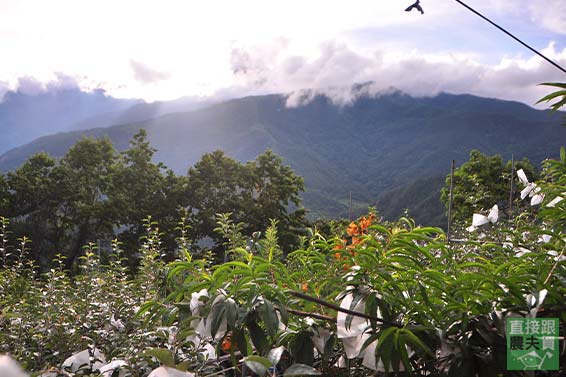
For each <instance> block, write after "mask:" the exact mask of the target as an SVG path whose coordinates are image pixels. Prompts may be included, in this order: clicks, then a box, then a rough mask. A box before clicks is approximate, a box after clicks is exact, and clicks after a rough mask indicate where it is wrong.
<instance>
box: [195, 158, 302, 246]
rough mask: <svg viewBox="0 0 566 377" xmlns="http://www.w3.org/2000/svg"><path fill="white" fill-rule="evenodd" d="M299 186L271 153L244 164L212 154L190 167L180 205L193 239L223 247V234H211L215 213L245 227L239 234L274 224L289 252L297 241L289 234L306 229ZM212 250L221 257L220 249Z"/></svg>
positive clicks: (279, 159)
mask: <svg viewBox="0 0 566 377" xmlns="http://www.w3.org/2000/svg"><path fill="white" fill-rule="evenodd" d="M303 188H304V184H303V180H302V178H301V177H299V176H297V175H295V173H294V172H293V171H292V170H291V168H289V167H287V166H284V165H283V162H282V160H281V158H280V157H278V156H276V155H275V154H274V153H273V152H272V151H269V150H268V151H266V152H265V153H263V154H261V155H259V156H258V157H257V158H256V160H255V161H250V162H248V163H247V164H241V163H239V162H237V161H235V160H233V159H231V158H229V157H226V156H225V155H224V153H223V152H222V151H215V152H212V153H208V154H205V155H203V157H202V159H201V160H200V161H199V162H197V163H196V164H195V165H194V166H193V167H192V168H190V169H189V171H188V174H187V183H186V188H185V195H184V204H186V205H187V209H188V210H189V212H190V214H191V219H192V221H191V225H192V228H193V229H192V231H193V234H194V236H195V238H197V239H203V238H207V237H209V238H211V239H212V240H213V241H214V242H215V244H216V246H219V245H221V241H222V240H221V236H220V235H218V234H216V233H215V232H214V229H215V228H216V226H217V224H216V214H219V213H231V219H232V221H234V223H240V222H241V223H244V224H245V225H244V229H243V231H244V233H245V234H248V235H250V234H252V233H253V232H255V231H264V230H265V229H267V228H268V227H269V225H270V220H271V219H274V220H277V221H278V231H279V235H280V239H281V242H282V244H283V246H284V248H285V249H286V250H289V249H288V248H289V247H290V246H291V245H292V243H293V242H296V240H297V236H296V232H293V230H295V228H301V227H304V225H305V212H304V210H303V209H302V208H301V200H300V197H299V192H300V191H302V190H303ZM216 251H217V253H221V249H220V247H217V248H216Z"/></svg>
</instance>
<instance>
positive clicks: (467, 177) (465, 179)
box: [440, 150, 538, 224]
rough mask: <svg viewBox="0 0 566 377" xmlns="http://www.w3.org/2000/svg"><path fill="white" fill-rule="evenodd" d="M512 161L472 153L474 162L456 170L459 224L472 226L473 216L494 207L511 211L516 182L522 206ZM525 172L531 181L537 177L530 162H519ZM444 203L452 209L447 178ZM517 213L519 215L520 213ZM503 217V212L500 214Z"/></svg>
mask: <svg viewBox="0 0 566 377" xmlns="http://www.w3.org/2000/svg"><path fill="white" fill-rule="evenodd" d="M511 165H512V163H511V161H507V162H506V163H504V162H503V159H502V158H501V156H500V155H495V156H487V155H485V154H483V153H481V152H480V151H478V150H472V151H471V152H470V159H469V160H468V161H467V162H465V163H463V164H462V165H461V166H459V167H458V168H456V169H455V170H454V183H453V197H454V199H453V205H452V211H453V212H452V216H453V221H454V222H456V223H462V224H465V223H469V222H471V219H472V215H473V213H474V212H475V213H479V212H480V211H485V210H489V209H490V208H491V207H492V206H493V205H494V204H498V205H499V208H500V209H502V208H503V209H504V208H507V209H508V208H509V192H510V190H511V179H513V180H514V190H513V192H514V196H513V203H514V207H515V209H517V207H519V206H521V201H520V195H519V194H520V192H521V189H522V188H520V187H519V183H518V180H517V178H516V176H515V172H512V171H511ZM519 169H523V170H524V171H525V173H526V174H527V176H528V177H532V178H530V179H532V180H535V179H536V178H537V176H538V175H537V174H536V172H535V170H534V167H533V166H532V165H531V163H530V162H529V160H528V159H526V158H525V159H523V160H520V161H515V171H517V170H519ZM440 198H441V201H442V202H443V203H444V205H445V206H446V209H448V204H449V201H450V175H447V176H446V181H445V186H444V188H442V190H441V197H440ZM517 212H518V211H516V212H515V213H517ZM500 213H501V214H503V212H500Z"/></svg>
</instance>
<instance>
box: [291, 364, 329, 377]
mask: <svg viewBox="0 0 566 377" xmlns="http://www.w3.org/2000/svg"><path fill="white" fill-rule="evenodd" d="M320 375H321V373H320V372H319V371H317V370H316V369H314V368H313V367H311V366H308V365H304V364H293V365H291V366H290V367H289V368H287V370H286V371H285V374H284V375H283V376H284V377H291V376H320Z"/></svg>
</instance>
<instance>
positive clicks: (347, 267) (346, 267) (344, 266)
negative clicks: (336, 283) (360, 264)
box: [342, 263, 350, 271]
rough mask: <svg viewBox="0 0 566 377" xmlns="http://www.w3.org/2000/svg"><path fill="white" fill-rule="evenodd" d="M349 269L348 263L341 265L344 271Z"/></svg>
mask: <svg viewBox="0 0 566 377" xmlns="http://www.w3.org/2000/svg"><path fill="white" fill-rule="evenodd" d="M349 269H350V265H349V264H347V263H346V264H345V265H343V266H342V270H344V271H348V270H349Z"/></svg>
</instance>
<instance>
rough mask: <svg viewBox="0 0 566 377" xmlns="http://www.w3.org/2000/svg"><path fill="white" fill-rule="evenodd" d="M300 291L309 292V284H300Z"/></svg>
mask: <svg viewBox="0 0 566 377" xmlns="http://www.w3.org/2000/svg"><path fill="white" fill-rule="evenodd" d="M301 289H302V290H303V292H306V291H308V290H309V283H303V284H301Z"/></svg>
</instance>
